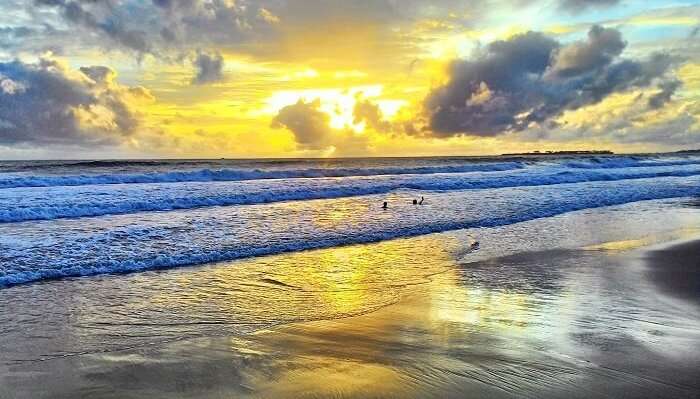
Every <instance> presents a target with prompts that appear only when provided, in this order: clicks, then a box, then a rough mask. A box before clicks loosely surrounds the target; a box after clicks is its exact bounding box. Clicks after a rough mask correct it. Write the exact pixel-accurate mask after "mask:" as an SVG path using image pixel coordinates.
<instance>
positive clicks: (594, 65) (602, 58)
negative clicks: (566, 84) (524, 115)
mask: <svg viewBox="0 0 700 399" xmlns="http://www.w3.org/2000/svg"><path fill="white" fill-rule="evenodd" d="M626 46H627V43H626V42H625V41H624V40H622V34H621V33H620V31H618V30H616V29H606V28H603V27H601V26H598V25H595V26H593V27H592V28H591V29H590V30H589V31H588V40H586V41H580V42H576V43H573V44H571V45H569V46H566V47H563V48H561V49H560V50H559V51H557V52H556V53H555V54H554V55H553V57H554V59H553V61H552V65H551V67H550V70H549V71H548V72H550V73H551V74H553V75H555V76H557V77H569V76H575V75H580V74H582V73H586V72H591V71H595V70H598V69H600V68H602V67H605V66H607V65H609V64H610V63H611V62H612V60H613V59H614V58H615V57H617V56H619V55H620V54H621V53H622V50H624V49H625V47H626Z"/></svg>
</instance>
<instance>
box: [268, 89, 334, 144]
mask: <svg viewBox="0 0 700 399" xmlns="http://www.w3.org/2000/svg"><path fill="white" fill-rule="evenodd" d="M320 105H321V104H320V101H319V100H316V101H312V102H308V103H307V102H304V101H302V100H299V101H298V102H297V103H296V104H292V105H288V106H286V107H284V108H282V109H281V110H280V111H279V112H278V113H277V115H276V116H275V117H274V118H273V119H272V127H273V128H282V127H285V128H287V129H289V130H290V131H291V132H292V133H294V137H295V139H296V142H297V143H299V145H301V146H302V147H304V148H307V149H322V148H324V147H326V146H327V145H328V143H329V139H330V136H331V134H332V132H331V129H330V127H329V126H328V122H329V120H330V117H329V116H328V115H327V114H326V113H325V112H323V111H321V110H319V109H318V108H319V106H320Z"/></svg>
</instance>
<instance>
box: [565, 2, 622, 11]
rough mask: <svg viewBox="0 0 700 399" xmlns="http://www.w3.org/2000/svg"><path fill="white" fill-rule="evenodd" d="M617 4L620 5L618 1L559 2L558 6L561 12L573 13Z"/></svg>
mask: <svg viewBox="0 0 700 399" xmlns="http://www.w3.org/2000/svg"><path fill="white" fill-rule="evenodd" d="M617 4H620V0H561V3H560V4H559V6H560V8H561V9H562V10H566V11H569V12H572V13H575V12H581V11H585V10H586V9H588V8H593V7H611V6H614V5H617Z"/></svg>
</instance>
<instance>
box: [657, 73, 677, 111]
mask: <svg viewBox="0 0 700 399" xmlns="http://www.w3.org/2000/svg"><path fill="white" fill-rule="evenodd" d="M682 85H683V83H682V82H681V81H680V80H677V79H673V80H668V81H665V82H661V83H660V84H659V89H661V91H659V92H658V93H656V94H654V95H653V96H651V97H650V98H649V107H651V108H654V109H657V108H661V107H663V106H664V105H666V103H668V102H669V101H671V97H672V96H673V94H674V93H675V92H676V90H677V89H678V88H679V87H681V86H682Z"/></svg>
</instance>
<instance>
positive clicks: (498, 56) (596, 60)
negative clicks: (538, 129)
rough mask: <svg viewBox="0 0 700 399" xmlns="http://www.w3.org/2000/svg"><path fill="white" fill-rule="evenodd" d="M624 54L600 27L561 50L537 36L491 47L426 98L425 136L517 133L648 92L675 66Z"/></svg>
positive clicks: (615, 35)
mask: <svg viewBox="0 0 700 399" xmlns="http://www.w3.org/2000/svg"><path fill="white" fill-rule="evenodd" d="M624 47H625V42H624V41H623V40H622V37H621V35H620V33H619V32H618V31H616V30H614V29H606V28H602V27H599V26H593V27H592V28H591V29H590V31H589V33H588V37H587V39H586V40H585V41H580V42H574V43H571V44H569V45H566V46H562V45H561V44H560V43H558V42H556V41H555V40H553V39H551V38H548V37H547V36H545V35H543V34H541V33H537V32H528V33H524V34H520V35H517V36H514V37H512V38H510V39H508V40H501V41H496V42H493V43H491V44H489V45H488V46H487V47H486V48H485V50H482V51H481V52H479V53H477V54H476V55H475V57H474V58H472V59H469V60H461V59H458V60H455V61H453V62H452V63H451V65H450V67H449V70H448V75H449V80H448V82H447V83H446V84H445V85H442V86H439V87H436V88H434V89H433V90H432V91H431V92H430V93H429V95H428V96H427V97H426V99H425V101H424V109H425V113H426V114H427V117H428V120H429V127H430V130H431V131H432V133H433V135H435V136H438V137H448V136H453V135H461V134H465V135H476V136H494V135H499V134H503V133H506V132H509V131H520V130H523V129H526V128H528V127H531V126H534V125H537V124H545V123H549V122H551V120H552V119H553V118H555V117H557V116H559V115H561V114H562V113H563V112H564V111H566V110H572V109H578V108H581V107H584V106H586V105H590V104H595V103H597V102H600V101H601V100H603V99H604V98H606V97H607V96H608V95H610V94H612V93H616V92H623V91H625V90H629V89H631V88H643V87H648V86H650V85H651V84H653V83H654V82H655V81H657V80H659V79H663V78H664V76H665V74H666V73H667V71H668V70H669V68H670V67H671V65H673V64H674V63H676V62H678V59H676V58H674V57H671V56H669V55H666V54H662V53H656V54H652V55H651V56H650V57H648V58H647V59H646V60H628V59H621V58H619V56H620V54H621V53H622V51H623V49H624Z"/></svg>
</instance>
